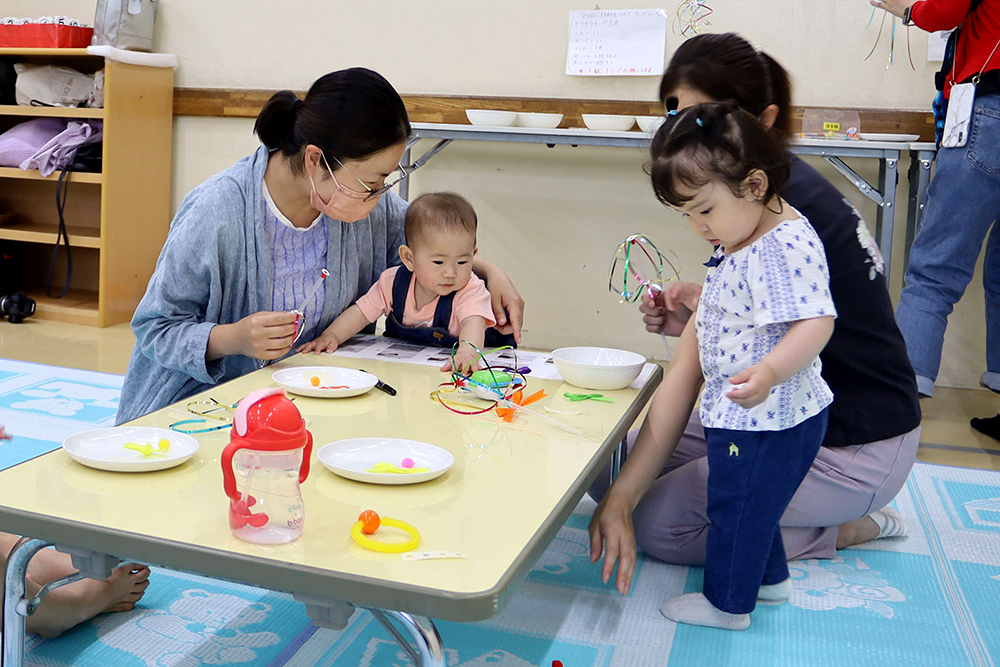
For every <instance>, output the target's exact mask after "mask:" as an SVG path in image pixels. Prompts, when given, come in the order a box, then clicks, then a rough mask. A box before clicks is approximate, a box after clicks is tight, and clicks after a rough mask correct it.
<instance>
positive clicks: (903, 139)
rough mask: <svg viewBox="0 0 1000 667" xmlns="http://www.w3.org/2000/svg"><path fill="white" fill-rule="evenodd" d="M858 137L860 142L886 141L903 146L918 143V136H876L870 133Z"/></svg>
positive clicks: (863, 133)
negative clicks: (902, 144)
mask: <svg viewBox="0 0 1000 667" xmlns="http://www.w3.org/2000/svg"><path fill="white" fill-rule="evenodd" d="M858 136H859V137H861V140H862V141H886V142H891V143H904V144H909V143H913V142H914V141H920V135H919V134H877V133H872V132H862V133H861V134H859V135H858Z"/></svg>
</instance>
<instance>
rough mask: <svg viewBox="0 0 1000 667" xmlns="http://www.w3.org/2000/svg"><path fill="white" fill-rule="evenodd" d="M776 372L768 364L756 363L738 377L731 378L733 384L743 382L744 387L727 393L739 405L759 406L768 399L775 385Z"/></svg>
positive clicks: (745, 406)
mask: <svg viewBox="0 0 1000 667" xmlns="http://www.w3.org/2000/svg"><path fill="white" fill-rule="evenodd" d="M774 380H775V377H774V372H773V371H772V370H771V369H770V368H768V367H767V365H766V364H754V365H753V366H751V367H750V368H747V369H746V370H744V371H743V372H742V373H739V374H738V375H737V376H736V377H734V378H730V380H729V382H731V383H732V384H742V385H743V386H742V387H739V388H737V389H734V390H733V391H731V392H729V393H728V394H726V397H727V398H729V399H731V400H732V401H733V402H735V403H737V404H738V405H740V406H742V407H744V408H746V409H748V410H749V409H750V408H752V407H755V406H758V405H760V404H761V403H763V402H764V401H766V400H767V397H768V394H770V393H771V387H773V386H774Z"/></svg>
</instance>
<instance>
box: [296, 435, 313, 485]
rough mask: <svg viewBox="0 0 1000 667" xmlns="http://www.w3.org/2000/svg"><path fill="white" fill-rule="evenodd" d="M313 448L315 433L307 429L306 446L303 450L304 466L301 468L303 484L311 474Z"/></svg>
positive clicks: (300, 476) (301, 481)
mask: <svg viewBox="0 0 1000 667" xmlns="http://www.w3.org/2000/svg"><path fill="white" fill-rule="evenodd" d="M312 450H313V434H312V433H310V432H309V431H306V446H305V448H304V451H303V452H302V468H301V469H300V470H299V484H303V483H305V481H306V477H308V476H309V459H311V458H312Z"/></svg>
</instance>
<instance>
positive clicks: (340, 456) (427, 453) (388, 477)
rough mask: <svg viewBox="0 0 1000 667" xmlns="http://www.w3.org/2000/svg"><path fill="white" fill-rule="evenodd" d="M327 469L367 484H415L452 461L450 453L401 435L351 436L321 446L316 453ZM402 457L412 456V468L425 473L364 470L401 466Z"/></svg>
mask: <svg viewBox="0 0 1000 667" xmlns="http://www.w3.org/2000/svg"><path fill="white" fill-rule="evenodd" d="M316 456H318V457H319V460H320V462H321V463H322V464H323V465H324V466H326V468H327V470H329V471H330V472H332V473H334V474H336V475H340V476H341V477H346V478H347V479H353V480H355V481H357V482H367V483H369V484H389V485H401V484H419V483H420V482H427V481H430V480H432V479H435V478H437V477H440V476H441V475H443V474H445V473H446V472H448V470H449V469H450V468H451V467H452V466H453V465H454V464H455V457H454V456H452V454H451V452H449V451H447V450H444V449H441V448H440V447H435V446H434V445H428V444H427V443H426V442H419V441H417V440H404V439H402V438H353V439H350V440H340V441H338V442H331V443H330V444H328V445H323V446H322V447H321V448H320V449H319V451H318V452H317V453H316ZM403 459H412V460H413V463H414V466H413V467H415V468H428V471H427V472H416V473H405V474H399V473H380V472H368V471H369V470H370V469H371V468H374V467H375V465H376V464H378V463H391V464H392V465H394V466H399V467H402V462H403Z"/></svg>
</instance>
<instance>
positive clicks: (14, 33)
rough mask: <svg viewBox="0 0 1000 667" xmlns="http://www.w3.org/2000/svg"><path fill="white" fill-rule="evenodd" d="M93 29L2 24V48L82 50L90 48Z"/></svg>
mask: <svg viewBox="0 0 1000 667" xmlns="http://www.w3.org/2000/svg"><path fill="white" fill-rule="evenodd" d="M93 37H94V29H93V28H81V27H80V26H74V25H62V24H59V23H26V24H22V25H7V24H0V47H5V48H20V49H25V48H29V49H80V48H86V47H88V46H90V40H91V39H92V38H93Z"/></svg>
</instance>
